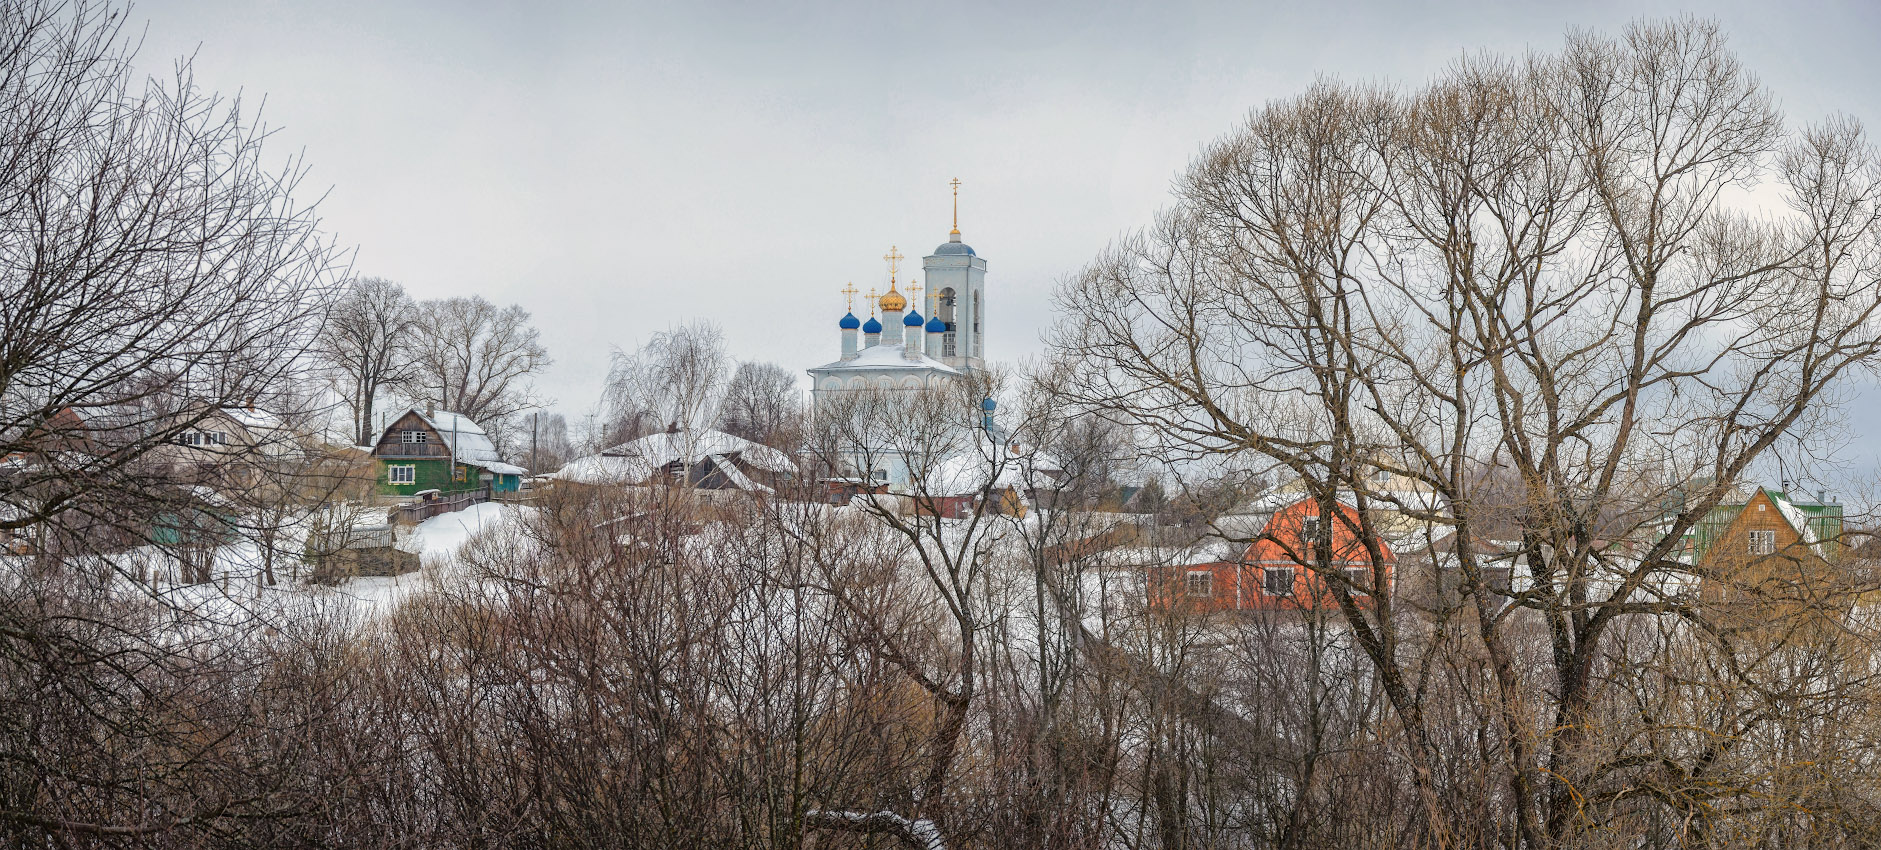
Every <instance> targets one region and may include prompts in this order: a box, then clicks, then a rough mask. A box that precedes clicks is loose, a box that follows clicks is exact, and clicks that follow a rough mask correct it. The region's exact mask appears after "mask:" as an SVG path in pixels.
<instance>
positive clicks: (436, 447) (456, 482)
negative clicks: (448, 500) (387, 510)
mask: <svg viewBox="0 0 1881 850" xmlns="http://www.w3.org/2000/svg"><path fill="white" fill-rule="evenodd" d="M372 457H373V459H374V460H375V461H377V462H378V465H379V469H378V478H377V482H376V484H375V490H376V491H377V492H378V493H379V494H380V495H385V496H412V495H416V494H418V493H421V492H425V491H428V490H436V491H438V492H440V493H445V494H449V493H464V492H471V491H476V490H482V489H484V488H485V487H488V488H489V490H490V491H491V492H492V493H511V492H515V491H517V490H519V489H521V488H522V479H523V476H525V475H527V474H529V471H528V470H526V469H523V468H522V467H520V466H516V465H514V464H510V463H505V462H504V461H503V459H502V457H500V456H499V455H498V454H497V451H496V445H495V444H494V443H492V442H490V436H489V434H487V433H485V432H484V430H483V428H482V427H481V426H479V425H478V424H477V423H476V422H473V421H471V419H470V418H469V417H467V416H463V415H461V414H456V413H446V412H436V413H421V412H419V411H418V410H417V409H416V408H413V409H411V410H407V411H406V412H405V413H404V414H402V415H400V416H399V417H398V418H397V419H395V420H393V422H392V424H391V425H389V426H387V427H386V429H385V431H384V432H382V433H380V434H379V441H378V442H377V443H375V444H374V445H373V447H372ZM486 476H487V477H486Z"/></svg>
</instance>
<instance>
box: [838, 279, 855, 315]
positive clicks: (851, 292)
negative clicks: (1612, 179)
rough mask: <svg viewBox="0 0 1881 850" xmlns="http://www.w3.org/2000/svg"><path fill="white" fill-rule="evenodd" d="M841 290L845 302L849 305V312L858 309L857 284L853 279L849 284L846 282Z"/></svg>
mask: <svg viewBox="0 0 1881 850" xmlns="http://www.w3.org/2000/svg"><path fill="white" fill-rule="evenodd" d="M840 291H841V292H842V294H843V302H844V303H845V304H848V305H849V306H848V307H847V310H848V312H851V313H853V312H855V311H856V285H855V283H854V282H853V281H852V282H850V283H848V284H845V285H844V286H843V288H842V289H841V290H840Z"/></svg>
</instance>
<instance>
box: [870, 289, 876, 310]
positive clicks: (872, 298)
mask: <svg viewBox="0 0 1881 850" xmlns="http://www.w3.org/2000/svg"><path fill="white" fill-rule="evenodd" d="M869 315H870V316H873V315H875V287H873V286H871V287H869Z"/></svg>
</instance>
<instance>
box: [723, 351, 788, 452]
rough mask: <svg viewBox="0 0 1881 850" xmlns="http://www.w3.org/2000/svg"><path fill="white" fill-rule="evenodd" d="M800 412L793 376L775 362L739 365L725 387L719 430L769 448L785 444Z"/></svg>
mask: <svg viewBox="0 0 1881 850" xmlns="http://www.w3.org/2000/svg"><path fill="white" fill-rule="evenodd" d="M802 413H803V393H802V392H801V391H800V390H798V389H797V377H796V375H793V374H791V372H790V370H788V369H785V368H784V367H782V366H779V365H777V364H775V363H740V364H738V368H737V369H736V370H734V371H733V372H732V376H731V381H730V382H729V383H727V384H726V385H725V400H724V402H723V403H722V404H721V405H720V406H719V413H718V415H719V428H720V430H723V431H724V432H725V433H727V434H732V435H734V436H739V437H743V438H745V439H747V440H751V441H753V442H758V443H766V444H770V445H788V444H789V443H790V442H791V437H792V436H793V434H792V431H793V430H795V428H796V426H797V425H798V423H799V420H800V419H801V417H802Z"/></svg>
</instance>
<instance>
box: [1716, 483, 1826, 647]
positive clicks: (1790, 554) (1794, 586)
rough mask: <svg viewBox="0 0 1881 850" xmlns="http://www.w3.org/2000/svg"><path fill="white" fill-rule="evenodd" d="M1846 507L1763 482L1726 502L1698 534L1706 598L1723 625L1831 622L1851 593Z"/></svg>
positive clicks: (1775, 626) (1752, 626)
mask: <svg viewBox="0 0 1881 850" xmlns="http://www.w3.org/2000/svg"><path fill="white" fill-rule="evenodd" d="M1841 534H1842V506H1841V505H1839V504H1835V503H1833V502H1831V501H1830V500H1828V499H1827V498H1825V497H1823V496H1821V495H1819V496H1818V497H1817V498H1815V499H1813V500H1810V499H1800V500H1799V499H1796V498H1793V497H1791V496H1790V494H1789V493H1787V492H1784V491H1780V490H1774V489H1771V488H1768V487H1758V488H1756V489H1755V490H1753V491H1751V493H1750V495H1749V497H1748V498H1745V499H1743V500H1742V501H1741V502H1739V501H1738V500H1736V499H1733V500H1732V503H1730V504H1724V505H1720V506H1718V507H1717V508H1715V509H1713V510H1712V511H1711V512H1710V513H1708V514H1707V515H1706V516H1705V518H1704V519H1703V520H1702V521H1700V522H1699V523H1698V525H1697V527H1696V528H1695V529H1694V532H1693V540H1692V547H1691V548H1692V549H1693V550H1694V554H1695V556H1696V562H1695V571H1696V572H1697V573H1698V575H1699V579H1700V591H1699V592H1700V599H1701V601H1702V603H1703V605H1704V606H1705V608H1706V609H1707V610H1708V611H1710V612H1712V613H1713V614H1715V615H1717V617H1718V618H1719V620H1720V621H1721V622H1723V623H1724V624H1725V625H1727V626H1730V627H1737V628H1783V627H1785V624H1795V623H1797V622H1800V621H1808V622H1817V623H1826V622H1828V621H1831V620H1833V619H1835V618H1836V617H1838V616H1839V615H1840V614H1841V613H1842V612H1843V610H1844V609H1845V608H1846V606H1847V604H1848V603H1849V602H1850V601H1851V599H1852V597H1848V596H1846V595H1845V594H1843V593H1841V592H1838V590H1846V589H1848V588H1847V587H1846V586H1847V585H1848V584H1849V582H1847V581H1844V580H1842V579H1843V576H1842V573H1843V570H1842V568H1841V567H1840V562H1841V561H1842V560H1843V557H1842V556H1843V554H1844V553H1843V549H1844V547H1843V546H1842V545H1841Z"/></svg>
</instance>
